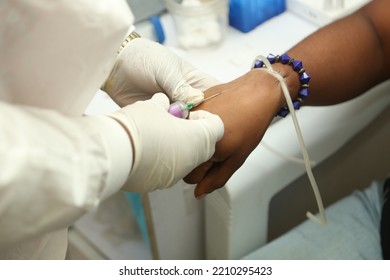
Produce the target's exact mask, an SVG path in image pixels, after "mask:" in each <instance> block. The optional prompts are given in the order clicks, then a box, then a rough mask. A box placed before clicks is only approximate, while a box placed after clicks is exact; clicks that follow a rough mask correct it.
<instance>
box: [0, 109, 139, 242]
mask: <svg viewBox="0 0 390 280" xmlns="http://www.w3.org/2000/svg"><path fill="white" fill-rule="evenodd" d="M132 159H133V153H132V148H131V143H130V140H129V137H128V135H127V133H126V132H125V130H124V129H123V128H122V126H121V125H119V124H118V123H117V122H116V121H115V120H113V119H111V118H110V117H106V116H88V117H79V118H69V117H65V116H63V115H61V114H59V113H57V112H55V111H52V110H45V109H37V108H31V107H21V106H13V105H9V104H7V103H2V102H0V229H1V230H0V248H1V247H4V246H8V245H12V244H13V243H15V242H20V241H22V240H26V239H29V238H32V237H34V236H37V235H40V234H42V233H44V232H47V231H52V230H56V229H61V228H64V227H67V226H69V225H70V224H71V223H73V222H74V221H75V220H76V219H77V218H79V217H80V216H81V215H82V214H83V213H84V212H86V211H87V210H90V209H92V208H94V207H95V206H96V205H97V204H98V203H99V202H100V201H101V200H103V199H105V198H107V197H109V196H110V195H112V194H113V193H114V192H116V191H118V190H119V189H120V188H121V187H122V185H123V184H124V183H125V181H126V179H127V177H128V175H129V172H130V169H131V165H132Z"/></svg>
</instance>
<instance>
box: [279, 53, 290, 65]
mask: <svg viewBox="0 0 390 280" xmlns="http://www.w3.org/2000/svg"><path fill="white" fill-rule="evenodd" d="M290 59H291V58H290V57H289V56H288V54H286V53H284V54H282V55H281V56H280V57H279V60H280V62H281V63H283V64H287V63H288V62H289V61H290Z"/></svg>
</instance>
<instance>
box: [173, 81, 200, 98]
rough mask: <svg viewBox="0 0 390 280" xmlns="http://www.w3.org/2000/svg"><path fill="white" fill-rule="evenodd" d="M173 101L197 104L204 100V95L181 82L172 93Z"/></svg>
mask: <svg viewBox="0 0 390 280" xmlns="http://www.w3.org/2000/svg"><path fill="white" fill-rule="evenodd" d="M171 97H172V100H173V101H182V102H184V103H193V104H199V103H201V102H202V101H203V99H204V94H203V92H202V91H200V90H199V89H196V88H193V87H192V86H191V85H189V84H188V83H186V82H185V81H184V80H182V81H181V82H180V83H179V84H178V85H177V87H176V88H175V89H174V90H173V92H172V96H171Z"/></svg>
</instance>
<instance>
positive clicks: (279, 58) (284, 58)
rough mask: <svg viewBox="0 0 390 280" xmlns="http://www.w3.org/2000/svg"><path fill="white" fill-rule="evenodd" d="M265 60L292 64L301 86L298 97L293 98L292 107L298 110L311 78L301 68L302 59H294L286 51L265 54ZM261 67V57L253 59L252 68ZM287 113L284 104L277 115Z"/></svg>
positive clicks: (306, 95) (262, 64) (307, 93)
mask: <svg viewBox="0 0 390 280" xmlns="http://www.w3.org/2000/svg"><path fill="white" fill-rule="evenodd" d="M267 60H268V61H269V62H270V63H271V64H274V63H277V62H280V63H282V64H286V65H290V66H292V68H293V69H294V71H295V72H297V73H298V75H299V82H300V83H301V88H300V89H299V92H298V98H297V99H295V100H293V106H294V109H295V110H298V109H299V108H301V104H302V103H303V99H304V98H305V97H308V96H309V81H310V79H311V77H310V76H309V74H307V73H306V70H305V68H303V64H302V61H300V60H294V59H293V58H291V57H290V56H288V54H286V53H285V54H282V55H273V54H269V55H268V56H267ZM263 67H265V64H264V62H263V61H262V60H261V59H255V61H254V63H253V68H263ZM288 113H289V109H288V107H286V106H284V107H282V108H281V109H280V110H279V112H278V114H277V115H278V116H281V117H283V118H284V117H286V116H287V115H288Z"/></svg>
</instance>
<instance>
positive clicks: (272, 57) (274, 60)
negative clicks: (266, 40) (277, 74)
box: [267, 53, 276, 64]
mask: <svg viewBox="0 0 390 280" xmlns="http://www.w3.org/2000/svg"><path fill="white" fill-rule="evenodd" d="M267 59H268V61H269V63H271V64H272V63H275V62H276V55H273V54H272V53H270V54H269V55H268V56H267Z"/></svg>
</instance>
